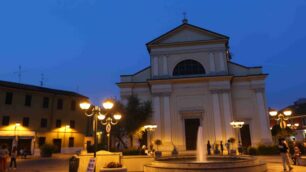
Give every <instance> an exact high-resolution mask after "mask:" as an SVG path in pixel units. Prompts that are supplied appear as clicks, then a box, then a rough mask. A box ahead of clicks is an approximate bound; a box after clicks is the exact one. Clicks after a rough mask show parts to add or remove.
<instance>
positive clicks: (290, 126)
mask: <svg viewBox="0 0 306 172" xmlns="http://www.w3.org/2000/svg"><path fill="white" fill-rule="evenodd" d="M299 126H300V124H299V123H295V124H287V127H289V128H291V129H292V130H296V129H297V128H299Z"/></svg>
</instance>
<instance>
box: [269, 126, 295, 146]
mask: <svg viewBox="0 0 306 172" xmlns="http://www.w3.org/2000/svg"><path fill="white" fill-rule="evenodd" d="M271 134H272V136H273V140H274V143H277V141H278V139H279V138H285V137H289V136H291V135H294V134H295V133H294V132H293V131H292V130H291V129H290V128H289V127H286V128H281V127H280V125H278V124H277V125H274V126H273V127H272V130H271Z"/></svg>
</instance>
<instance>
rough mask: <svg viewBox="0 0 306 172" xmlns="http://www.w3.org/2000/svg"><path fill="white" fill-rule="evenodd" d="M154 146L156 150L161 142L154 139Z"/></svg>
mask: <svg viewBox="0 0 306 172" xmlns="http://www.w3.org/2000/svg"><path fill="white" fill-rule="evenodd" d="M154 144H155V145H156V149H157V150H158V146H160V145H161V144H162V141H161V140H159V139H156V140H155V141H154Z"/></svg>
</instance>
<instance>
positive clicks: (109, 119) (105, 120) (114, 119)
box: [98, 100, 122, 151]
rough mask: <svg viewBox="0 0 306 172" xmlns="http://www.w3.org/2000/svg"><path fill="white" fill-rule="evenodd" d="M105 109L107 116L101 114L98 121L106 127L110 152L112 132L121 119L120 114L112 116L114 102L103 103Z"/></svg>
mask: <svg viewBox="0 0 306 172" xmlns="http://www.w3.org/2000/svg"><path fill="white" fill-rule="evenodd" d="M102 105H103V108H104V109H105V110H106V111H105V114H101V115H99V116H98V119H99V120H100V121H101V124H102V125H105V131H106V135H107V149H108V151H109V150H110V132H111V130H112V125H116V124H118V122H119V120H120V119H121V117H122V116H121V114H120V113H114V114H112V113H111V112H110V110H111V109H112V108H113V106H114V103H113V101H112V100H106V101H104V102H103V104H102Z"/></svg>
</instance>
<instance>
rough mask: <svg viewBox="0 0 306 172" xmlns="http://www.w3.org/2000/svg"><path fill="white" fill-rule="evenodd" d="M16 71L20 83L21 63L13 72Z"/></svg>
mask: <svg viewBox="0 0 306 172" xmlns="http://www.w3.org/2000/svg"><path fill="white" fill-rule="evenodd" d="M16 73H17V77H18V83H20V82H21V73H22V71H21V65H19V66H18V71H17V72H14V74H16Z"/></svg>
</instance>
